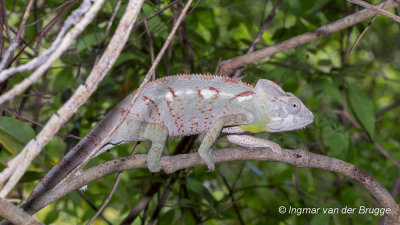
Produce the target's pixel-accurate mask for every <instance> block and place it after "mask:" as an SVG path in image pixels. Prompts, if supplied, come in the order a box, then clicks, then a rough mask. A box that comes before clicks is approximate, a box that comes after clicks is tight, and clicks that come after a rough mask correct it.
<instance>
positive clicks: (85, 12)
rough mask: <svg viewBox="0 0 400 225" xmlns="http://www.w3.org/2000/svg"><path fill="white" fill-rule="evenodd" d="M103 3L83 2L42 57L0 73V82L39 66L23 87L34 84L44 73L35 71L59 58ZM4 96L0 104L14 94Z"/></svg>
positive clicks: (1, 97) (0, 99)
mask: <svg viewBox="0 0 400 225" xmlns="http://www.w3.org/2000/svg"><path fill="white" fill-rule="evenodd" d="M103 2H104V0H100V1H95V3H94V4H93V6H92V5H91V1H90V0H85V1H83V3H82V4H81V5H80V7H79V8H78V9H76V10H74V11H73V12H72V13H71V15H70V16H69V17H68V18H67V19H66V20H65V22H64V25H63V27H62V28H61V30H60V31H59V33H58V35H57V37H56V39H55V40H54V41H53V43H52V44H51V46H50V48H49V49H47V50H46V51H45V52H44V53H43V54H42V55H40V56H38V57H36V58H34V59H32V60H30V61H29V62H28V63H26V64H24V65H21V66H18V67H15V68H10V69H6V70H3V71H1V72H0V82H3V81H4V80H6V79H7V78H8V77H10V76H12V75H13V74H15V73H19V72H22V71H26V70H32V69H34V68H36V67H38V66H39V68H38V69H37V70H36V71H35V72H34V73H33V74H32V75H31V76H30V78H29V79H28V78H27V79H28V80H30V81H31V82H29V81H28V84H27V85H25V86H29V84H31V83H33V82H35V81H36V80H37V79H38V78H39V76H40V74H41V73H43V72H44V71H43V72H41V73H37V71H39V70H40V71H41V70H46V69H47V68H48V66H49V65H50V64H51V63H52V62H53V61H54V60H56V59H57V58H58V57H59V55H61V54H62V53H63V52H64V51H65V49H66V48H67V47H68V46H69V45H70V43H71V42H73V41H74V40H75V37H76V36H78V35H79V34H80V33H81V32H82V31H83V29H84V28H85V27H86V26H87V24H88V23H89V22H91V20H92V19H93V15H92V14H93V13H94V14H96V13H97V11H98V10H97V8H98V6H99V5H100V6H101V5H102V3H103ZM80 19H81V20H80ZM73 24H76V25H75V27H74V28H73V29H72V30H71V31H69V32H68V33H67V31H68V29H69V27H70V26H71V25H73ZM4 60H6V59H3V61H4ZM43 64H46V65H47V64H49V65H47V66H44V65H43ZM34 74H36V75H35V76H34ZM37 74H38V75H39V76H38V75H37ZM25 81H26V80H25ZM21 83H23V82H21ZM21 83H20V84H21ZM16 86H18V85H16ZM25 86H22V87H25ZM22 87H21V89H22ZM25 88H26V87H25ZM14 89H15V88H14ZM22 91H23V90H20V91H19V93H20V92H22ZM8 93H10V94H8V95H11V94H12V92H10V91H9V92H8ZM6 94H7V93H6ZM4 95H5V94H4ZM4 95H2V96H0V104H2V103H3V102H5V101H7V100H9V99H11V98H12V97H13V96H15V94H14V95H11V96H9V98H6V97H7V95H6V96H4Z"/></svg>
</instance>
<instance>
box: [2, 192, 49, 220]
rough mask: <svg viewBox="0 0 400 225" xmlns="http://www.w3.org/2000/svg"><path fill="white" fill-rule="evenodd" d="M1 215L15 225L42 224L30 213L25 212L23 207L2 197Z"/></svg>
mask: <svg viewBox="0 0 400 225" xmlns="http://www.w3.org/2000/svg"><path fill="white" fill-rule="evenodd" d="M0 216H2V217H3V218H5V219H7V220H9V221H10V222H12V223H13V224H15V225H24V224H30V225H36V224H37V225H39V224H42V223H40V222H39V221H37V220H36V219H35V218H33V217H32V216H31V215H29V214H28V213H26V212H24V210H22V209H21V208H19V207H17V206H15V205H13V204H11V203H9V202H7V201H6V200H5V199H3V198H0Z"/></svg>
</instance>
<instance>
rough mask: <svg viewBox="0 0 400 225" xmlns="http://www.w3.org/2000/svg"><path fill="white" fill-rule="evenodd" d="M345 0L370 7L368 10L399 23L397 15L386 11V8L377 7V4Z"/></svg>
mask: <svg viewBox="0 0 400 225" xmlns="http://www.w3.org/2000/svg"><path fill="white" fill-rule="evenodd" d="M347 1H349V2H351V3H354V4H357V5H359V6H362V7H364V8H367V9H370V10H372V11H374V12H377V13H379V14H382V15H384V16H387V17H389V18H391V19H393V20H394V21H397V22H399V23H400V17H399V16H396V15H394V14H392V13H390V12H388V11H386V10H383V9H381V8H379V7H377V6H374V5H371V4H369V3H368V2H364V1H361V0H347Z"/></svg>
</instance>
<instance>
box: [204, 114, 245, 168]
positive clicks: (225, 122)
mask: <svg viewBox="0 0 400 225" xmlns="http://www.w3.org/2000/svg"><path fill="white" fill-rule="evenodd" d="M246 122H248V121H247V119H246V116H245V115H243V114H237V115H226V116H223V117H221V118H219V119H217V120H216V121H215V123H214V124H213V125H212V126H211V128H210V130H209V131H208V132H207V133H206V135H205V136H204V138H203V141H202V142H201V144H200V147H199V154H200V157H201V158H202V159H203V160H204V161H205V162H206V164H207V167H208V170H209V171H212V170H214V168H215V165H214V161H213V158H212V155H211V146H212V145H213V144H214V142H215V140H216V139H217V137H218V136H219V134H220V133H221V130H222V128H223V127H224V126H232V125H237V124H243V123H246Z"/></svg>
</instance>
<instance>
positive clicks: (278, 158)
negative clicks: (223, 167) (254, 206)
mask: <svg viewBox="0 0 400 225" xmlns="http://www.w3.org/2000/svg"><path fill="white" fill-rule="evenodd" d="M212 154H213V158H214V161H215V162H216V163H220V162H228V161H243V160H260V161H273V162H284V163H288V164H292V165H294V166H297V167H311V168H320V169H324V170H328V171H332V172H337V173H340V174H343V175H345V176H347V177H349V178H351V179H353V180H355V181H357V182H358V183H360V184H361V185H362V186H363V187H364V188H366V189H367V190H368V191H369V192H370V193H371V194H372V195H373V196H374V197H375V199H376V200H377V202H378V204H379V206H380V207H385V208H391V213H390V214H388V217H387V222H388V223H387V224H393V225H394V224H396V225H397V224H398V223H399V215H400V208H399V206H398V205H397V203H396V202H395V201H394V199H393V198H392V197H391V195H390V193H389V192H388V191H387V190H386V189H385V188H384V187H383V186H382V185H381V184H379V182H378V181H377V180H375V179H374V178H373V177H372V176H370V175H369V174H368V173H367V172H365V171H363V170H361V169H360V168H358V167H356V166H354V165H352V164H350V163H347V162H344V161H342V160H339V159H335V158H332V157H328V156H324V155H319V154H316V153H312V152H308V151H306V150H302V149H297V150H290V149H282V151H281V153H280V154H276V153H274V152H273V151H271V149H269V148H231V149H222V150H214V151H212ZM146 157H147V155H136V156H128V157H123V158H119V159H116V160H111V161H108V162H105V163H102V164H100V165H97V166H95V167H92V168H89V169H87V170H85V171H83V172H82V173H81V174H80V175H79V176H71V177H70V178H69V179H68V180H67V182H66V183H65V185H59V186H56V187H54V188H53V189H52V190H51V191H48V192H46V193H44V194H43V195H42V196H39V197H38V198H36V199H35V200H34V201H31V202H28V203H27V204H26V205H25V206H24V209H25V210H26V211H27V212H28V213H30V214H33V213H35V212H37V211H38V210H40V209H41V208H43V207H45V206H47V205H48V204H50V203H52V202H54V201H56V200H57V199H59V198H61V197H63V196H65V195H66V194H67V193H69V192H71V191H73V190H75V189H77V188H79V187H81V186H83V185H85V184H88V183H90V182H92V181H95V180H97V179H100V178H102V177H104V176H107V175H109V174H112V173H117V172H121V171H125V170H129V169H136V168H146ZM204 164H205V163H204V161H203V160H201V158H200V156H199V154H198V153H197V152H196V153H189V154H181V155H176V156H165V157H163V158H162V159H161V166H162V169H163V170H164V171H165V172H166V173H173V172H175V171H178V170H182V169H186V168H191V167H194V166H200V165H204Z"/></svg>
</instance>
